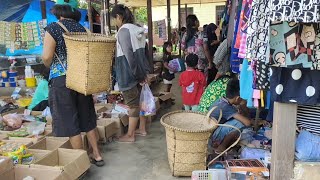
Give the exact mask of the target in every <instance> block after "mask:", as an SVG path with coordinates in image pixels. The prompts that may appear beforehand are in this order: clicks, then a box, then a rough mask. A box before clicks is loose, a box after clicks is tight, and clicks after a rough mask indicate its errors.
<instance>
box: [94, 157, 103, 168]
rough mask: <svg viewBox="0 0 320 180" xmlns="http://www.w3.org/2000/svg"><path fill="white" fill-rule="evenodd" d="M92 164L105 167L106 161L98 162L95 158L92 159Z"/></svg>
mask: <svg viewBox="0 0 320 180" xmlns="http://www.w3.org/2000/svg"><path fill="white" fill-rule="evenodd" d="M91 164H94V165H96V166H97V167H102V166H104V165H105V163H104V160H103V159H102V160H100V161H97V160H95V159H94V158H91Z"/></svg>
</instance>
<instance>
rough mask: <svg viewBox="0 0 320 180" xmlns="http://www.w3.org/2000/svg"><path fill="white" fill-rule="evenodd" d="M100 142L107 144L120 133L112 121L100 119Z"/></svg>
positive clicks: (98, 123)
mask: <svg viewBox="0 0 320 180" xmlns="http://www.w3.org/2000/svg"><path fill="white" fill-rule="evenodd" d="M97 125H98V126H97V127H98V131H99V136H100V141H102V142H107V140H108V139H109V138H110V137H112V136H114V135H116V134H117V132H118V128H117V124H116V122H115V121H113V120H112V119H107V118H104V119H99V120H98V121H97Z"/></svg>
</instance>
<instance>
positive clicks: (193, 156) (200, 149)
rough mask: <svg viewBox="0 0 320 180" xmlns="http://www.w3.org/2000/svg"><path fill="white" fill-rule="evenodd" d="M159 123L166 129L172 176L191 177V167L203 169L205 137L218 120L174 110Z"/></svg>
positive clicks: (205, 149) (206, 143)
mask: <svg viewBox="0 0 320 180" xmlns="http://www.w3.org/2000/svg"><path fill="white" fill-rule="evenodd" d="M211 112H212V111H211ZM161 124H162V125H163V126H164V127H165V130H166V140H167V150H168V160H169V165H170V169H171V172H172V175H173V176H191V175H192V171H194V170H205V169H206V159H207V154H208V140H209V137H210V135H211V133H212V132H213V130H214V129H215V128H216V127H217V120H216V119H212V118H210V119H208V117H207V116H206V115H204V114H201V113H195V112H190V111H175V112H171V113H168V114H166V115H164V116H163V117H162V118H161Z"/></svg>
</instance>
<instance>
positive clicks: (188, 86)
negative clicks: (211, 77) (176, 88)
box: [179, 69, 206, 106]
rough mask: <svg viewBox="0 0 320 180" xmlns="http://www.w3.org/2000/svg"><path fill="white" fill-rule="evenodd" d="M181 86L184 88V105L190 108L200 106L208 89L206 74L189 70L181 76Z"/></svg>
mask: <svg viewBox="0 0 320 180" xmlns="http://www.w3.org/2000/svg"><path fill="white" fill-rule="evenodd" d="M179 84H180V86H181V87H182V102H183V104H184V105H188V106H193V105H198V104H199V101H200V98H201V96H202V94H203V92H204V88H205V87H206V78H205V76H204V74H203V73H202V72H200V71H196V70H190V69H188V70H187V71H185V72H183V73H182V74H181V76H180V80H179ZM192 84H193V85H192Z"/></svg>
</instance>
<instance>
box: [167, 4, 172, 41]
mask: <svg viewBox="0 0 320 180" xmlns="http://www.w3.org/2000/svg"><path fill="white" fill-rule="evenodd" d="M167 23H168V25H167V26H168V41H171V40H172V38H171V36H172V32H171V9H170V0H167Z"/></svg>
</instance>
